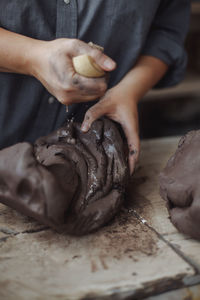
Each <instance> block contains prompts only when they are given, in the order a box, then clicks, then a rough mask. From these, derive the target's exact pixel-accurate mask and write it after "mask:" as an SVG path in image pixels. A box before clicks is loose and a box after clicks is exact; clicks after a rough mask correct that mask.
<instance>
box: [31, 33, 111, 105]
mask: <svg viewBox="0 0 200 300" xmlns="http://www.w3.org/2000/svg"><path fill="white" fill-rule="evenodd" d="M81 54H88V55H90V56H91V57H92V58H93V59H94V61H95V62H96V63H97V64H98V65H99V66H100V67H101V68H102V69H103V70H104V71H112V70H113V69H114V68H115V67H116V64H115V62H114V61H113V60H112V59H111V58H109V57H108V56H106V55H105V54H103V53H102V52H101V51H100V50H98V49H94V48H93V47H91V46H90V45H88V44H86V43H84V42H82V41H80V40H77V39H57V40H54V41H50V42H45V41H38V42H35V43H34V47H33V51H32V68H31V72H30V73H31V75H33V76H35V77H36V78H37V79H38V80H40V82H41V83H42V84H43V85H44V86H45V87H46V88H47V90H48V91H49V92H50V93H51V94H52V95H54V96H55V97H56V98H57V99H58V100H59V101H60V102H61V103H63V104H65V105H68V104H72V103H75V102H85V101H89V100H94V99H96V98H99V97H101V96H102V95H104V93H105V91H106V89H107V83H106V79H105V77H101V78H86V77H83V76H81V75H79V74H77V73H76V72H75V70H74V68H73V63H72V58H73V57H74V56H78V55H81Z"/></svg>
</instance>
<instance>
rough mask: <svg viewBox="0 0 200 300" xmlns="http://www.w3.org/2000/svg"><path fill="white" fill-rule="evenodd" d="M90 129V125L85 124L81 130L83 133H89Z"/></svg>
mask: <svg viewBox="0 0 200 300" xmlns="http://www.w3.org/2000/svg"><path fill="white" fill-rule="evenodd" d="M88 129H89V125H88V124H86V123H83V124H82V126H81V130H82V131H83V132H87V131H88Z"/></svg>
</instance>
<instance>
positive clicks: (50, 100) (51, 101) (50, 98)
mask: <svg viewBox="0 0 200 300" xmlns="http://www.w3.org/2000/svg"><path fill="white" fill-rule="evenodd" d="M54 101H55V98H54V97H53V96H50V97H49V99H48V102H49V104H52V103H54Z"/></svg>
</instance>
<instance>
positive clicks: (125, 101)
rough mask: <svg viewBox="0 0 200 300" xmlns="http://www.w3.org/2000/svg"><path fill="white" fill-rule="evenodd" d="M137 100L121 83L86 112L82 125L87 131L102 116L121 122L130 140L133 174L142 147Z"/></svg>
mask: <svg viewBox="0 0 200 300" xmlns="http://www.w3.org/2000/svg"><path fill="white" fill-rule="evenodd" d="M137 102H138V101H137V99H134V97H133V95H132V94H131V93H129V91H128V90H127V88H126V87H125V86H123V84H122V83H121V84H120V83H119V84H118V85H116V86H115V87H113V88H112V89H110V90H108V91H107V92H106V94H105V95H104V96H103V98H102V99H101V100H100V101H99V102H98V103H97V104H95V105H94V106H92V107H91V108H90V109H89V110H88V111H87V112H86V114H85V118H84V121H83V123H82V127H81V128H82V131H85V132H87V131H88V130H89V128H90V127H91V125H92V123H93V122H94V121H95V120H97V119H99V118H100V117H102V116H107V117H109V118H110V119H112V120H114V121H116V122H118V123H120V124H121V126H122V128H123V130H124V133H125V135H126V138H127V142H128V147H129V167H130V173H131V174H132V173H133V171H134V167H135V163H136V161H137V160H138V156H139V148H140V142H139V133H138V132H139V128H138V110H137Z"/></svg>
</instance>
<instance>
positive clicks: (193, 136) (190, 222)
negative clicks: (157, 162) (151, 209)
mask: <svg viewBox="0 0 200 300" xmlns="http://www.w3.org/2000/svg"><path fill="white" fill-rule="evenodd" d="M199 183H200V130H198V131H191V132H189V133H188V134H186V135H185V136H184V137H182V138H181V140H180V142H179V145H178V149H177V150H176V152H175V154H174V155H173V156H172V157H171V158H170V160H169V161H168V163H167V165H166V167H165V169H164V170H163V172H162V173H161V174H160V193H161V196H162V197H163V199H165V200H166V201H167V207H168V210H169V213H170V218H171V221H172V223H173V224H174V225H175V226H176V227H177V229H178V230H180V231H181V232H183V233H185V234H188V235H190V236H191V237H193V238H197V239H200V184H199Z"/></svg>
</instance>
